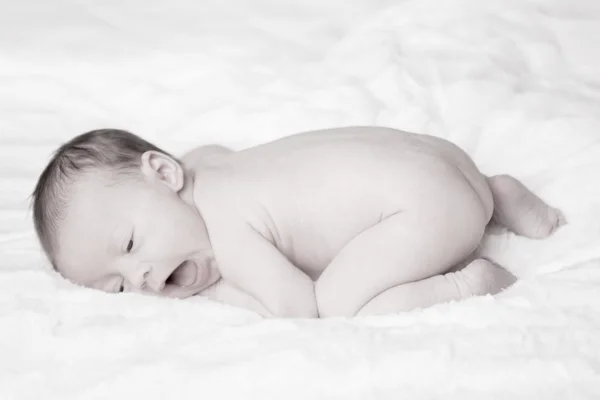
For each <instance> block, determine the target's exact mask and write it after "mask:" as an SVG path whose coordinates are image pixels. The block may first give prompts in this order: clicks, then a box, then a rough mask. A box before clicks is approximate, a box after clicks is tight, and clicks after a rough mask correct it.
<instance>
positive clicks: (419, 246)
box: [315, 176, 491, 317]
mask: <svg viewBox="0 0 600 400" xmlns="http://www.w3.org/2000/svg"><path fill="white" fill-rule="evenodd" d="M442 178H443V179H446V177H445V176H442ZM449 181H450V182H449ZM419 184H420V185H421V187H422V188H423V187H425V186H427V185H430V184H431V185H432V187H435V188H436V190H439V193H438V192H435V191H432V192H429V193H428V194H430V195H428V196H419V197H418V201H419V204H418V206H413V207H408V208H407V209H405V210H404V211H402V212H398V213H397V214H394V215H391V216H389V217H387V218H386V219H384V220H383V221H381V222H379V223H378V224H376V225H375V226H373V227H371V228H369V229H367V230H366V231H364V232H362V233H361V234H359V235H358V236H357V237H355V238H354V239H353V240H351V241H350V242H349V243H348V244H347V245H346V246H345V247H344V248H343V249H342V251H341V252H340V253H339V254H338V255H337V256H336V257H335V258H334V260H333V261H332V262H331V263H330V264H329V265H328V266H327V268H326V269H325V271H324V272H323V273H322V274H321V276H320V277H319V279H318V281H317V282H316V284H315V295H316V298H317V304H318V307H319V314H320V316H321V317H329V316H353V315H355V314H356V313H357V312H358V311H359V310H360V309H361V308H363V307H364V306H365V304H367V303H368V302H369V301H370V300H372V299H373V298H374V297H376V296H378V295H379V294H381V293H383V292H385V291H386V290H388V289H390V288H391V287H394V286H398V285H401V284H404V283H408V282H415V281H419V280H422V279H425V278H429V277H432V276H434V275H438V274H443V273H446V272H447V271H448V270H449V269H450V268H452V267H453V266H454V265H456V264H458V263H460V262H461V261H462V260H464V259H465V258H467V257H468V255H469V254H471V253H472V252H473V251H474V250H475V249H476V248H477V246H478V244H479V243H480V241H481V239H482V237H483V234H484V230H485V226H486V225H487V223H488V221H489V218H490V215H489V214H491V207H489V211H490V213H488V212H487V211H486V210H487V207H484V205H483V204H482V202H481V200H480V198H479V197H478V195H477V194H476V193H475V192H474V191H473V190H472V188H471V186H470V185H469V184H468V183H467V182H466V181H462V180H458V181H456V180H455V181H452V177H450V178H448V179H446V180H445V181H444V182H443V185H444V186H441V184H440V182H439V181H438V180H437V179H436V178H435V177H434V178H433V179H431V180H430V181H426V182H419ZM427 189H429V188H427ZM417 190H418V189H417ZM440 198H443V199H444V201H443V202H440V200H439V199H440Z"/></svg>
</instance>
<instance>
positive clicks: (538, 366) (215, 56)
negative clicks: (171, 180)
mask: <svg viewBox="0 0 600 400" xmlns="http://www.w3.org/2000/svg"><path fill="white" fill-rule="evenodd" d="M598 49H600V3H598V2H597V1H595V0H589V1H584V0H581V1H572V0H564V1H509V0H498V1H493V0H487V1H479V0H471V1H467V0H444V1H440V0H431V1H430V0H416V1H392V0H378V1H374V0H353V1H349V0H328V1H321V0H308V1H307V0H305V1H302V2H300V1H292V0H286V1H282V0H251V1H243V0H227V1H224V0H210V1H194V0H176V1H170V2H167V1H159V0H145V1H142V0H121V1H91V0H54V1H44V0H21V1H10V0H0V184H1V187H2V188H3V190H2V191H1V192H0V256H1V258H0V398H2V399H7V400H8V399H106V398H113V399H115V398H138V397H139V398H144V399H160V398H165V399H167V398H168V399H181V400H183V399H198V398H211V399H221V398H223V399H234V398H238V399H242V398H244V399H250V398H256V399H296V398H297V399H320V398H328V399H333V398H337V399H398V398H407V399H434V398H444V399H447V400H448V399H470V398H475V399H480V398H498V399H504V398H511V399H521V398H522V399H554V398H556V399H567V398H573V399H592V398H598V397H597V396H600V376H599V375H600V186H599V184H598V179H597V177H598V172H599V169H600V78H598V76H599V71H600V52H599V51H598ZM351 124H377V125H387V126H392V127H395V128H400V129H405V130H412V131H416V132H425V133H430V134H435V135H440V136H444V137H447V138H450V139H451V140H454V141H455V142H456V143H458V144H459V145H461V146H463V147H464V148H465V149H466V150H467V151H468V152H469V153H470V154H471V155H472V156H473V157H474V159H475V160H476V161H477V162H478V163H479V165H480V166H481V169H482V170H483V171H484V172H486V173H488V174H494V173H502V172H506V173H511V174H514V175H515V176H517V177H519V178H520V179H522V180H523V181H524V182H526V184H528V185H529V186H530V187H531V188H532V189H533V190H534V191H536V192H537V193H539V194H540V195H541V196H542V197H543V198H544V199H546V200H547V201H548V202H550V203H551V204H554V205H556V206H558V207H560V208H562V209H563V210H564V212H565V214H566V216H567V218H568V220H569V221H570V225H569V226H568V227H566V228H564V229H562V230H561V231H560V232H559V233H558V234H557V235H556V236H555V237H553V238H552V239H550V240H546V241H542V242H533V241H531V240H525V239H520V238H515V237H514V236H500V237H496V238H494V239H493V240H491V241H490V242H489V243H487V244H486V248H487V252H488V254H490V255H492V256H493V257H495V258H496V259H497V260H499V261H501V262H502V263H503V264H504V265H506V266H507V267H508V268H509V269H511V270H513V271H515V272H516V273H517V274H519V275H521V276H522V277H524V279H523V280H521V281H520V282H519V283H518V284H517V285H516V286H515V287H513V288H512V289H510V290H509V291H507V292H505V293H503V294H502V295H501V296H499V297H497V298H492V297H482V298H473V299H470V300H468V301H464V302H461V303H454V304H446V305H440V306H437V307H433V308H431V309H428V310H423V311H414V312H410V313H404V314H401V315H396V316H389V317H379V318H365V319H355V320H341V319H331V320H320V321H319V320H315V321H303V320H295V321H294V320H287V321H284V320H279V321H277V320H261V319H260V318H259V317H257V316H255V315H254V314H252V313H249V312H245V311H241V310H237V309H233V308H229V307H225V306H221V305H218V304H216V303H212V302H208V301H206V300H204V299H201V298H196V299H194V300H189V301H174V300H173V301H170V300H162V299H156V298H150V297H144V296H134V295H120V296H116V295H106V294H103V293H100V292H96V291H91V290H86V289H82V288H78V287H75V286H73V285H71V284H69V283H67V282H65V281H63V280H61V279H59V278H58V277H56V276H55V275H53V274H51V273H48V271H47V264H46V261H45V260H44V259H43V257H42V256H41V254H40V252H39V249H38V247H37V243H36V240H35V237H34V236H33V231H32V224H31V221H30V214H29V213H27V207H28V199H27V196H28V195H29V194H30V192H31V190H32V189H33V186H34V183H35V179H36V178H37V175H38V174H39V173H40V172H41V169H42V168H43V166H44V165H45V163H46V162H47V160H48V158H49V155H50V152H51V151H52V150H53V149H54V148H56V147H57V146H58V145H59V144H60V143H61V142H62V141H65V140H67V139H68V138H70V137H72V136H74V135H76V134H78V133H81V132H83V131H86V130H90V129H94V128H99V127H121V128H126V129H130V130H132V131H134V132H137V133H139V134H141V135H143V136H144V137H146V138H148V139H150V140H152V141H154V142H155V143H157V144H158V145H160V146H163V147H165V148H166V149H167V150H170V151H173V152H176V153H181V152H182V151H184V150H186V149H188V148H190V147H191V146H194V145H198V144H204V143H210V142H219V143H222V144H227V145H230V146H233V147H236V148H239V147H245V146H249V145H253V144H257V143H260V142H263V141H267V140H271V139H273V138H277V137H280V136H283V135H286V134H289V133H293V132H297V131H301V130H306V129H313V128H324V127H331V126H341V125H351Z"/></svg>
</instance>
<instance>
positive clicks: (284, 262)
mask: <svg viewBox="0 0 600 400" xmlns="http://www.w3.org/2000/svg"><path fill="white" fill-rule="evenodd" d="M211 237H212V245H213V251H214V253H215V257H216V259H217V263H218V265H219V270H220V272H221V275H222V276H223V278H224V279H225V280H227V281H229V282H230V283H231V284H232V285H234V286H235V287H237V288H240V289H241V290H243V291H244V292H247V293H248V294H249V295H250V296H252V297H254V298H255V299H256V300H258V301H259V302H260V303H261V304H262V305H263V306H264V307H265V308H266V309H267V310H268V311H269V312H270V313H271V314H272V315H273V316H275V317H296V318H316V317H318V316H319V313H318V309H317V302H316V298H315V291H314V282H313V281H312V279H310V277H308V275H306V274H305V273H304V272H302V271H301V270H299V269H298V268H296V266H294V265H293V264H292V263H291V262H290V261H289V260H288V259H287V258H286V257H285V256H284V255H283V254H281V252H280V251H279V250H278V249H277V248H275V246H273V244H272V243H270V242H269V241H267V240H266V239H265V238H264V237H263V236H262V235H260V234H259V233H258V232H256V231H255V230H254V229H252V228H251V227H250V226H248V225H246V224H244V223H227V222H226V221H221V223H220V224H219V227H216V229H214V230H213V231H212V233H211Z"/></svg>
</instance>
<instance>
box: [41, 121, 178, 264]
mask: <svg viewBox="0 0 600 400" xmlns="http://www.w3.org/2000/svg"><path fill="white" fill-rule="evenodd" d="M150 150H154V151H159V152H161V153H164V154H167V155H168V156H170V157H173V156H172V155H170V154H169V153H167V152H165V151H163V150H161V149H159V148H158V147H156V146H155V145H153V144H152V143H149V142H147V141H145V140H144V139H142V138H141V137H139V136H137V135H135V134H133V133H131V132H128V131H124V130H120V129H98V130H93V131H90V132H86V133H83V134H81V135H78V136H76V137H74V138H73V139H71V140H69V141H68V142H66V143H64V144H63V145H62V146H60V147H59V148H58V149H57V150H56V152H55V153H54V155H53V156H52V158H51V159H50V162H49V163H48V165H47V166H46V168H45V169H44V170H43V171H42V174H41V175H40V178H39V179H38V182H37V184H36V186H35V189H34V191H33V193H32V196H31V197H32V202H31V203H32V208H33V223H34V226H35V231H36V233H37V236H38V239H39V241H40V243H41V245H42V248H43V250H44V253H46V256H47V257H48V259H49V260H50V262H51V263H52V267H53V268H54V269H55V270H57V266H56V262H55V259H54V238H55V237H56V234H57V230H58V223H59V221H60V219H61V218H63V217H64V211H65V208H66V206H67V201H68V194H69V190H68V189H69V186H70V185H71V184H72V183H73V182H74V181H75V180H76V179H77V178H78V177H80V176H82V175H83V174H85V173H87V172H93V171H102V170H104V171H109V172H112V173H114V174H116V175H117V176H139V175H137V174H138V173H139V168H140V166H141V156H142V154H144V153H145V152H146V151H150ZM173 158H174V159H175V160H177V159H176V158H175V157H173ZM177 161H179V160H177Z"/></svg>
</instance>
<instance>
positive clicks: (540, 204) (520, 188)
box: [488, 175, 566, 239]
mask: <svg viewBox="0 0 600 400" xmlns="http://www.w3.org/2000/svg"><path fill="white" fill-rule="evenodd" d="M488 183H489V185H490V189H491V191H492V195H493V196H494V216H493V220H494V221H495V222H496V223H498V224H500V225H502V226H505V227H506V228H508V229H509V230H510V231H512V232H514V233H516V234H517V235H522V236H525V237H528V238H532V239H543V238H546V237H548V236H550V235H552V234H553V233H554V232H555V231H556V230H557V229H558V228H559V227H561V226H562V225H565V224H566V219H565V217H564V215H563V214H562V212H561V211H560V210H559V209H557V208H553V207H550V206H549V205H548V204H546V203H545V202H544V201H543V200H541V199H540V198H539V197H537V196H536V195H535V194H533V192H531V191H530V190H529V189H527V187H525V185H523V183H521V182H520V181H519V180H517V179H515V178H513V177H512V176H510V175H496V176H493V177H491V178H489V179H488Z"/></svg>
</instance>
